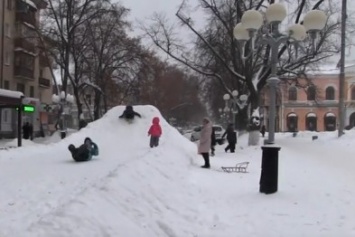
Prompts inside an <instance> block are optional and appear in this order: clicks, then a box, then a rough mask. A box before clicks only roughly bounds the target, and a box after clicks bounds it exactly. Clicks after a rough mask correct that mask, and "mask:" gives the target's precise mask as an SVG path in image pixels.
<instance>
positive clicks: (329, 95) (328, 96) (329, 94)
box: [325, 86, 335, 100]
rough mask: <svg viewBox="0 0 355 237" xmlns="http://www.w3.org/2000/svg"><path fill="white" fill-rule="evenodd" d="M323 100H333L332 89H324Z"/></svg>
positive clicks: (333, 91)
mask: <svg viewBox="0 0 355 237" xmlns="http://www.w3.org/2000/svg"><path fill="white" fill-rule="evenodd" d="M325 99H326V100H334V99H335V90H334V88H333V87H331V86H328V87H327V89H325Z"/></svg>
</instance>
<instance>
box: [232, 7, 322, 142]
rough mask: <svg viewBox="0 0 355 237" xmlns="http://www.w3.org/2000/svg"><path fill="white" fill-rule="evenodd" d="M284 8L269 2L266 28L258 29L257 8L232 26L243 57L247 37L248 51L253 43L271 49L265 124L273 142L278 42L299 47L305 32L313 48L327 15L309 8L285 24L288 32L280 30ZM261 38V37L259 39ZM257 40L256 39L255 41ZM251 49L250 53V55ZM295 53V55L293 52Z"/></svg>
mask: <svg viewBox="0 0 355 237" xmlns="http://www.w3.org/2000/svg"><path fill="white" fill-rule="evenodd" d="M286 16H287V11H286V8H285V6H284V5H283V4H281V3H274V4H271V5H270V6H269V7H268V8H267V10H266V12H265V17H266V20H267V23H266V24H267V26H268V27H265V29H269V30H266V31H264V30H263V31H260V30H259V29H260V28H261V27H262V26H263V15H262V14H261V13H260V12H259V11H256V10H248V11H246V12H245V13H244V14H243V16H242V19H241V23H239V24H237V25H236V26H235V28H234V32H233V34H234V37H235V39H236V40H237V41H238V42H239V44H240V45H241V46H242V50H243V52H242V55H243V59H244V60H245V58H246V57H245V55H244V46H245V45H246V42H247V41H250V52H252V53H253V52H254V51H255V44H261V45H268V46H269V47H270V51H271V74H270V77H269V78H268V79H267V83H268V85H269V88H270V109H269V126H268V132H269V136H268V141H267V142H268V143H269V144H273V143H274V142H275V117H276V89H277V86H278V83H279V82H280V79H279V78H278V76H277V64H278V61H279V56H278V54H279V47H280V46H281V45H283V44H284V45H287V44H290V45H293V46H294V47H295V51H296V52H297V51H298V48H299V46H300V45H299V42H301V41H303V40H304V39H305V38H306V37H307V33H308V35H309V37H310V38H311V40H312V50H316V47H315V40H316V38H317V35H318V34H319V32H320V31H321V30H322V29H323V28H324V26H325V24H326V21H327V16H326V15H325V13H324V12H323V11H320V10H312V11H310V12H308V13H307V14H306V15H305V17H304V20H303V25H301V24H295V25H293V26H291V27H289V28H288V30H287V34H282V33H280V31H279V26H280V24H281V22H282V21H283V20H284V19H285V18H286ZM259 39H260V40H259ZM256 40H258V41H256ZM252 53H251V54H250V56H252ZM296 57H297V55H296Z"/></svg>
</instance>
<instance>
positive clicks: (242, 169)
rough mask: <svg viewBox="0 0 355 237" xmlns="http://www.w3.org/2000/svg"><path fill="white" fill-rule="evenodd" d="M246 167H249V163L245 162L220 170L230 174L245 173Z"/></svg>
mask: <svg viewBox="0 0 355 237" xmlns="http://www.w3.org/2000/svg"><path fill="white" fill-rule="evenodd" d="M248 165H249V162H247V161H246V162H242V163H238V164H236V165H235V166H234V167H223V166H222V170H223V171H224V172H227V173H232V172H236V173H246V172H247V168H248Z"/></svg>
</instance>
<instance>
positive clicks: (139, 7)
mask: <svg viewBox="0 0 355 237" xmlns="http://www.w3.org/2000/svg"><path fill="white" fill-rule="evenodd" d="M119 1H120V2H121V3H122V4H123V5H124V6H125V7H127V8H129V9H131V12H130V16H129V19H130V20H131V21H132V22H134V24H136V22H137V20H139V21H145V19H146V18H148V17H149V16H151V15H152V14H153V13H154V12H159V13H160V12H164V13H165V14H166V15H167V16H168V17H169V18H170V19H171V20H172V21H176V16H175V13H176V11H177V9H178V7H179V5H180V3H181V2H182V0H119ZM338 1H339V6H340V5H341V0H338ZM189 2H190V3H192V4H196V2H197V0H189ZM354 10H355V0H351V1H350V0H348V11H354ZM192 16H193V19H194V21H195V22H196V21H197V23H198V25H199V26H202V25H203V15H202V14H201V12H199V13H198V12H196V13H195V15H194V14H192ZM135 33H136V34H139V32H137V31H136V32H135ZM182 34H186V35H188V33H187V31H186V32H182ZM353 51H355V49H351V50H349V48H348V49H347V52H348V53H349V52H353ZM335 58H337V59H336V60H338V58H339V56H336V57H335ZM347 62H348V63H354V62H355V52H354V53H351V55H348V57H347Z"/></svg>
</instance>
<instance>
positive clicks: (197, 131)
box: [190, 125, 225, 145]
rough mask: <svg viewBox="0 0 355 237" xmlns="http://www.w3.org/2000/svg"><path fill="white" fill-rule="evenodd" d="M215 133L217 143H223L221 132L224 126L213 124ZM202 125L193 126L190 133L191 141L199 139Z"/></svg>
mask: <svg viewBox="0 0 355 237" xmlns="http://www.w3.org/2000/svg"><path fill="white" fill-rule="evenodd" d="M213 128H214V130H215V134H216V141H217V143H218V144H219V145H221V144H223V143H224V139H222V136H223V133H224V132H225V130H224V128H223V127H222V126H221V125H213ZM201 129H202V126H197V127H194V129H193V132H192V133H191V138H190V140H191V141H193V142H194V141H197V140H200V133H201Z"/></svg>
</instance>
